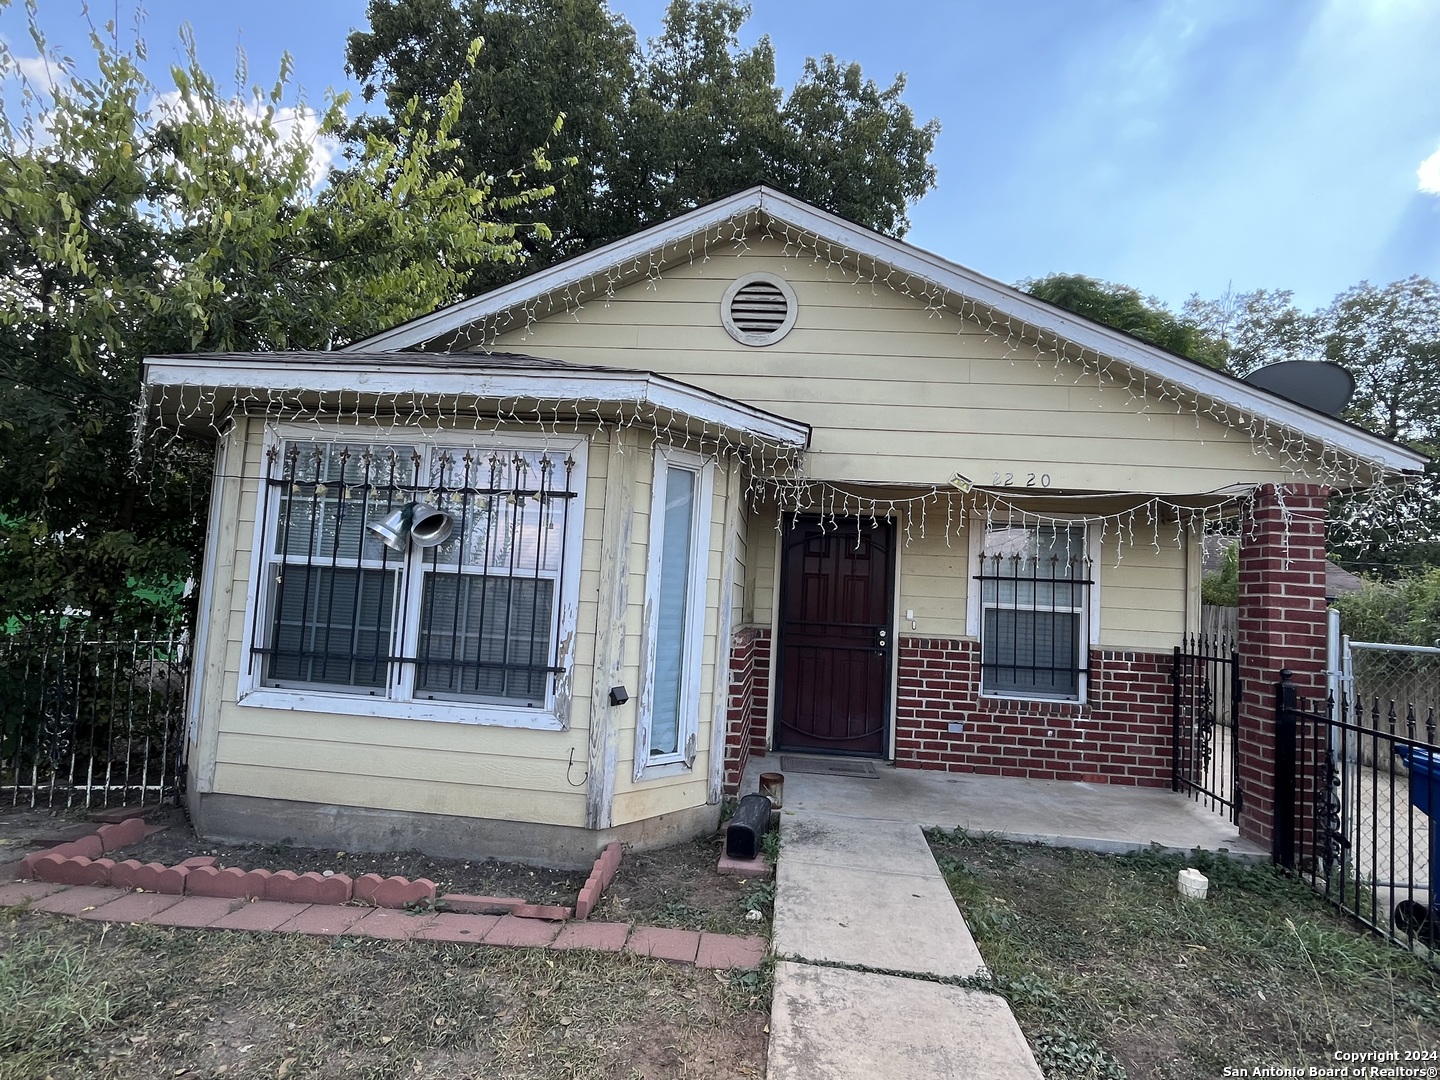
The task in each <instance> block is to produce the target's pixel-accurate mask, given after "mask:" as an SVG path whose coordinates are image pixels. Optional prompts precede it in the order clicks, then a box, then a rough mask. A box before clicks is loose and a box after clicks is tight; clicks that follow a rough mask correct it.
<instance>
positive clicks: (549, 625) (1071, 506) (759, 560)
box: [145, 187, 1424, 863]
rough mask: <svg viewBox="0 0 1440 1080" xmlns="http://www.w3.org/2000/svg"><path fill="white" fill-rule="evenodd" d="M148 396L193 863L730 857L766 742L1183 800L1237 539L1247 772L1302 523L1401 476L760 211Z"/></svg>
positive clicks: (1414, 459) (1295, 413) (1241, 386)
mask: <svg viewBox="0 0 1440 1080" xmlns="http://www.w3.org/2000/svg"><path fill="white" fill-rule="evenodd" d="M145 395H146V396H145V402H146V406H147V408H148V411H149V416H150V418H151V419H152V421H153V422H155V423H157V424H159V425H160V426H161V427H162V428H164V429H166V430H168V431H175V430H179V431H183V432H190V433H198V434H204V435H207V436H209V437H213V438H214V439H215V441H216V469H215V486H214V492H213V498H212V502H211V511H210V515H211V516H210V525H209V540H208V544H207V550H206V556H205V571H204V575H203V581H202V586H201V596H200V613H201V616H200V626H199V633H198V637H197V642H196V659H195V678H194V681H193V693H192V699H191V702H190V714H189V721H190V730H189V739H188V743H189V745H188V753H189V758H188V775H189V794H188V797H189V800H190V809H191V814H192V817H193V819H194V821H195V823H196V826H197V828H198V830H199V831H200V832H201V834H202V835H213V836H227V837H241V836H245V837H252V838H261V839H269V840H274V839H280V838H283V837H289V838H293V839H295V840H297V841H309V842H323V843H333V844H339V845H343V846H346V847H349V848H357V849H358V848H361V847H368V848H372V849H374V848H381V847H392V846H398V847H409V846H418V847H422V848H425V849H427V850H430V851H433V852H435V853H438V854H445V853H451V854H455V853H464V854H473V853H475V852H477V851H484V852H486V853H491V854H495V855H497V856H500V857H519V858H530V859H534V860H537V861H548V862H555V863H565V862H578V861H580V860H582V859H583V858H585V857H587V856H588V855H590V854H591V853H593V852H594V851H595V850H596V849H597V848H598V847H599V846H601V845H603V844H604V843H606V842H608V841H610V840H612V839H622V840H624V841H626V842H629V843H633V844H637V845H642V846H643V845H654V844H660V843H663V842H665V841H666V840H668V839H671V838H676V837H679V836H682V835H688V834H693V833H696V832H698V831H700V830H703V829H709V828H712V827H713V826H714V824H715V822H716V821H717V819H718V814H719V808H720V804H721V801H722V798H723V797H724V795H725V794H726V793H727V792H728V791H733V790H734V788H735V785H736V783H737V781H738V778H739V775H740V771H741V770H742V769H743V767H744V765H745V763H746V761H747V759H748V758H749V757H750V756H751V755H754V754H772V753H777V752H781V751H792V752H804V753H822V754H840V755H854V756H861V757H868V758H875V759H880V760H885V761H891V762H893V763H894V764H895V765H896V766H899V767H917V768H928V769H945V770H949V771H952V772H955V773H959V774H964V773H988V774H999V775H1007V776H1028V777H1039V778H1048V779H1056V780H1074V781H1088V782H1104V783H1121V784H1149V785H1163V784H1169V783H1170V782H1171V769H1172V762H1171V740H1172V722H1173V721H1172V712H1171V697H1170V683H1169V680H1170V670H1171V665H1172V654H1173V651H1174V647H1175V646H1176V645H1177V644H1179V643H1180V642H1181V641H1182V639H1183V637H1184V635H1185V634H1186V633H1187V631H1190V630H1192V629H1193V628H1194V627H1195V626H1196V625H1197V623H1198V615H1199V609H1200V600H1199V582H1200V577H1201V537H1202V533H1203V531H1204V526H1205V523H1206V522H1207V521H1209V520H1211V519H1213V518H1216V517H1222V516H1233V515H1238V516H1239V517H1240V518H1241V519H1242V520H1241V527H1240V534H1241V536H1242V537H1243V550H1242V556H1241V579H1242V590H1241V591H1242V601H1241V608H1242V610H1241V636H1242V652H1243V653H1244V656H1243V657H1242V666H1243V676H1244V679H1245V682H1246V687H1247V700H1250V699H1253V700H1254V701H1255V702H1256V704H1255V705H1254V706H1253V707H1249V706H1247V708H1250V712H1248V713H1247V714H1246V715H1247V716H1248V717H1249V719H1246V720H1244V721H1243V723H1244V724H1247V725H1250V726H1251V727H1253V731H1252V732H1251V735H1253V736H1254V737H1253V738H1248V741H1247V745H1251V746H1252V749H1251V750H1249V751H1247V750H1244V749H1243V748H1242V754H1244V753H1253V755H1254V761H1253V762H1251V761H1249V760H1248V759H1247V760H1246V762H1245V763H1242V764H1243V767H1242V770H1241V772H1242V774H1248V773H1251V772H1254V771H1256V770H1259V769H1262V768H1263V763H1264V760H1265V754H1267V753H1268V752H1269V751H1268V749H1267V748H1266V745H1265V744H1264V739H1263V737H1262V736H1263V735H1264V733H1265V731H1266V730H1268V729H1267V728H1266V725H1267V724H1269V723H1270V715H1269V713H1268V712H1267V711H1266V710H1267V706H1266V705H1265V704H1264V703H1265V702H1269V701H1271V700H1272V699H1273V694H1272V692H1271V691H1270V689H1269V687H1270V685H1271V682H1270V681H1271V680H1273V679H1274V677H1275V672H1276V670H1277V669H1278V668H1279V667H1280V666H1281V665H1282V664H1288V665H1289V666H1291V667H1294V668H1296V669H1297V671H1300V673H1301V675H1302V677H1303V676H1305V675H1306V674H1307V673H1310V672H1312V670H1313V671H1318V668H1319V666H1320V665H1321V661H1320V660H1319V659H1317V658H1318V657H1321V656H1323V654H1322V653H1318V652H1316V649H1317V648H1318V647H1319V646H1320V645H1323V627H1322V626H1321V625H1320V613H1321V612H1323V606H1324V596H1323V581H1324V576H1323V567H1322V566H1321V560H1323V555H1324V513H1325V505H1326V497H1327V495H1328V494H1329V493H1331V492H1334V491H1353V490H1360V489H1367V488H1371V487H1375V486H1377V485H1384V484H1387V483H1393V482H1396V481H1400V480H1403V479H1404V478H1405V477H1406V476H1408V475H1410V474H1414V473H1418V472H1419V471H1420V470H1421V469H1422V467H1423V464H1424V462H1423V459H1421V458H1420V457H1419V456H1418V455H1416V454H1413V453H1411V452H1410V451H1408V450H1405V449H1403V448H1401V447H1398V446H1395V445H1393V444H1391V443H1388V442H1385V441H1383V440H1380V439H1377V438H1375V437H1374V436H1371V435H1369V434H1368V433H1366V432H1364V431H1361V430H1359V429H1357V428H1354V427H1352V426H1349V425H1347V424H1344V423H1342V422H1340V421H1338V420H1335V419H1333V418H1330V417H1328V416H1324V415H1320V414H1318V413H1315V412H1312V411H1310V410H1309V409H1306V408H1303V407H1301V406H1299V405H1296V404H1295V403H1293V402H1290V401H1287V400H1285V399H1283V398H1280V397H1277V396H1275V395H1273V394H1271V393H1269V392H1267V391H1263V390H1259V389H1256V388H1255V387H1252V386H1249V385H1247V384H1245V383H1242V382H1240V381H1238V380H1235V379H1232V378H1230V377H1228V376H1226V375H1223V374H1219V373H1216V372H1213V371H1210V370H1208V369H1206V368H1203V367H1201V366H1199V365H1197V364H1194V363H1192V362H1190V361H1188V360H1185V359H1183V358H1179V357H1176V356H1174V355H1171V354H1169V353H1166V352H1163V351H1161V350H1158V349H1156V348H1153V347H1151V346H1149V345H1148V344H1145V343H1143V342H1140V341H1137V340H1135V339H1133V338H1130V337H1128V336H1126V335H1124V334H1121V333H1118V332H1116V331H1112V330H1110V329H1107V328H1104V327H1101V326H1098V325H1095V324H1093V323H1090V322H1088V321H1086V320H1084V319H1081V318H1078V317H1076V316H1074V315H1071V314H1069V313H1067V312H1064V311H1061V310H1059V309H1057V308H1054V307H1051V306H1049V305H1047V304H1045V303H1043V302H1041V301H1038V300H1036V299H1034V298H1032V297H1029V296H1027V295H1025V294H1023V293H1020V292H1018V291H1016V290H1014V289H1011V288H1009V287H1007V286H1004V285H1001V284H999V283H997V282H994V281H992V280H989V279H987V278H985V277H983V276H981V275H979V274H977V273H974V272H972V271H970V270H967V269H965V268H963V267H960V266H957V265H955V264H953V263H950V262H947V261H945V260H944V259H941V258H938V257H937V256H934V255H931V254H928V253H926V252H924V251H921V250H919V249H916V248H914V247H910V246H908V245H906V244H904V243H901V242H899V241H896V240H892V239H889V238H886V237H883V236H880V235H877V234H875V233H872V232H869V231H867V230H865V229H862V228H858V227H856V226H854V225H851V224H849V223H847V222H844V221H842V220H840V219H838V218H835V217H833V216H831V215H829V214H826V213H824V212H822V211H819V210H817V209H815V208H814V207H811V206H808V205H806V204H804V203H802V202H799V201H797V200H795V199H793V198H789V197H787V196H784V195H781V194H778V193H776V192H774V191H772V190H769V189H767V188H763V187H760V188H754V189H751V190H748V191H744V192H741V193H739V194H736V195H734V196H731V197H729V198H726V199H723V200H720V201H719V202H716V203H713V204H711V205H708V206H705V207H702V208H700V209H697V210H694V211H692V212H690V213H687V214H685V215H683V216H681V217H679V218H677V219H675V220H673V221H671V222H669V223H667V224H664V225H661V226H658V227H655V228H652V229H650V230H647V231H645V232H643V233H641V234H639V235H636V236H633V237H631V238H629V239H626V240H623V241H620V242H617V243H615V244H612V245H610V246H608V247H605V248H602V249H599V250H597V251H594V252H591V253H589V254H587V255H583V256H580V257H578V258H575V259H572V260H571V261H569V262H567V263H564V264H561V265H558V266H555V267H552V268H550V269H547V270H544V271H541V272H539V273H536V274H534V275H532V276H530V277H528V278H525V279H523V280H521V281H518V282H515V283H513V284H511V285H508V286H505V287H503V288H500V289H498V290H496V291H494V292H492V293H489V294H487V295H484V296H481V297H478V298H476V299H472V300H469V301H466V302H463V303H460V304H457V305H455V306H453V307H450V308H447V309H444V310H441V311H437V312H435V313H434V314H432V315H430V316H427V317H424V318H420V319H417V320H414V321H413V322H410V323H408V324H406V325H403V326H399V327H396V328H395V329H393V330H391V331H389V332H387V333H383V334H380V335H378V336H376V337H374V338H371V339H369V340H367V341H362V342H359V343H357V344H355V345H353V346H351V347H349V348H348V349H345V350H342V351H338V352H332V353H321V354H313V353H276V354H260V355H200V356H165V357H155V358H152V359H151V360H149V361H148V362H147V364H146V369H145ZM1317 575H1318V576H1317ZM1317 643H1318V644H1317ZM1247 730H1248V729H1247ZM1252 766H1253V768H1252ZM1243 782H1245V781H1244V780H1243V779H1242V783H1243ZM1247 807H1248V809H1247V813H1248V814H1250V815H1251V816H1252V818H1253V820H1251V821H1250V822H1249V823H1248V825H1247V823H1246V822H1244V821H1242V829H1245V828H1248V830H1249V831H1250V832H1251V833H1253V834H1255V835H1257V836H1258V835H1262V834H1265V833H1266V831H1267V830H1268V829H1269V823H1268V818H1267V817H1266V816H1265V815H1266V810H1265V806H1264V800H1263V798H1261V797H1260V796H1259V795H1258V794H1256V795H1255V797H1253V798H1251V799H1250V800H1249V801H1248V802H1247Z"/></svg>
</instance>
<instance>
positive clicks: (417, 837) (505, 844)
mask: <svg viewBox="0 0 1440 1080" xmlns="http://www.w3.org/2000/svg"><path fill="white" fill-rule="evenodd" d="M190 818H191V820H192V821H193V822H194V825H195V832H196V834H197V835H199V836H202V837H204V838H205V839H207V840H216V841H222V842H228V843H236V842H239V843H262V844H274V843H280V842H282V841H284V842H288V843H291V844H295V845H297V846H299V847H333V848H336V849H337V850H341V851H422V852H424V853H425V854H426V855H433V856H435V857H437V858H445V859H500V860H503V861H505V862H519V863H528V864H529V865H531V866H549V867H556V868H559V869H567V870H568V869H584V868H587V867H589V866H590V865H591V864H592V863H593V862H594V861H595V858H596V856H597V855H599V853H600V852H601V851H602V850H604V848H605V845H606V844H609V843H610V842H611V841H616V840H618V841H619V842H620V843H622V844H624V845H625V846H626V847H628V848H630V849H632V850H635V851H645V850H647V849H649V848H659V847H665V846H667V845H669V844H676V843H680V842H681V841H684V840H689V839H692V838H694V837H697V836H704V835H706V834H707V833H712V832H714V831H715V830H716V828H718V827H719V824H720V807H719V806H697V807H694V808H693V809H690V810H683V811H679V812H677V813H674V814H664V815H661V816H660V817H656V818H650V819H648V820H646V821H637V822H633V823H631V824H628V825H619V826H616V827H614V828H611V829H600V830H591V829H585V828H581V827H579V826H571V825H544V824H538V823H536V822H530V821H504V820H500V819H496V818H464V817H453V816H451V815H447V814H422V813H409V812H405V811H398V810H376V809H372V808H369V807H363V806H334V805H325V804H320V803H308V802H296V801H293V800H289V799H261V798H254V797H251V796H245V795H223V794H216V793H210V794H192V795H191V798H190Z"/></svg>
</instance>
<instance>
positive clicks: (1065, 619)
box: [977, 525, 1090, 699]
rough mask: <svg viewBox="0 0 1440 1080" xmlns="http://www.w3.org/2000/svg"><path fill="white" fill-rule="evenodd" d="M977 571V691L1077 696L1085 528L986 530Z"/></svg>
mask: <svg viewBox="0 0 1440 1080" xmlns="http://www.w3.org/2000/svg"><path fill="white" fill-rule="evenodd" d="M977 576H978V578H979V584H980V604H981V620H980V684H981V690H982V692H984V693H990V694H1002V695H1004V694H1012V695H1015V696H1018V697H1055V698H1072V699H1073V698H1078V697H1079V696H1080V691H1081V683H1080V680H1081V676H1082V675H1083V674H1084V670H1085V667H1084V661H1085V657H1086V653H1087V646H1086V642H1085V629H1086V625H1087V623H1086V620H1087V610H1088V608H1087V605H1088V602H1089V589H1090V562H1089V559H1088V557H1087V555H1086V540H1085V527H1084V526H1083V525H1043V526H1035V527H1023V526H1021V527H1016V526H999V527H992V528H990V529H987V530H986V532H985V543H984V548H983V552H982V558H981V566H980V573H979V575H977Z"/></svg>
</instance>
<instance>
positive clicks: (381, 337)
mask: <svg viewBox="0 0 1440 1080" xmlns="http://www.w3.org/2000/svg"><path fill="white" fill-rule="evenodd" d="M757 215H761V216H763V217H764V218H765V219H767V220H768V221H769V222H772V223H779V224H781V225H783V226H787V227H791V228H794V229H796V230H799V231H801V232H803V233H805V234H808V235H810V236H813V237H816V238H818V240H819V241H821V242H824V243H827V244H829V245H831V246H832V248H835V247H838V248H839V249H840V250H841V252H842V255H847V256H855V257H860V258H868V259H870V260H873V261H875V262H880V263H884V264H887V265H889V266H891V267H893V268H894V269H896V270H899V271H901V272H903V273H905V274H908V275H911V276H914V277H918V278H920V279H921V280H923V281H926V282H929V283H931V284H933V285H934V286H935V287H936V288H937V289H939V290H943V291H944V292H945V293H946V294H953V295H955V296H957V297H959V298H962V299H964V300H967V301H970V302H971V303H973V304H976V305H979V306H981V307H983V308H985V309H988V311H989V312H991V313H992V315H993V316H995V317H997V318H999V319H1003V320H1013V321H1015V322H1018V323H1020V324H1023V325H1024V326H1025V327H1027V328H1028V329H1029V330H1030V331H1031V332H1033V333H1035V334H1038V335H1042V336H1053V337H1054V338H1056V339H1058V340H1060V341H1063V342H1068V343H1071V344H1073V345H1075V346H1078V347H1079V348H1081V349H1088V350H1091V351H1093V352H1094V353H1097V354H1098V355H1100V356H1103V357H1105V358H1107V359H1109V360H1114V361H1118V362H1119V363H1120V364H1122V365H1124V366H1126V367H1129V368H1131V369H1133V370H1136V371H1140V372H1143V373H1145V374H1146V375H1147V376H1154V377H1156V378H1158V379H1160V380H1163V381H1164V382H1165V383H1168V384H1169V385H1171V386H1174V387H1175V388H1177V389H1179V390H1181V391H1184V392H1188V393H1190V394H1193V395H1195V396H1196V397H1197V398H1201V399H1204V400H1208V401H1212V402H1215V403H1217V404H1219V405H1221V406H1225V407H1228V408H1234V409H1236V410H1239V411H1240V412H1242V413H1248V414H1250V415H1251V416H1253V417H1257V418H1260V419H1262V420H1264V421H1266V422H1269V423H1274V424H1276V425H1279V426H1280V427H1282V428H1285V429H1288V430H1290V431H1294V432H1297V433H1301V434H1303V435H1305V436H1309V437H1312V438H1315V439H1318V440H1322V441H1323V442H1324V443H1326V444H1328V445H1330V446H1332V447H1334V448H1336V449H1337V450H1340V451H1343V452H1346V453H1349V454H1353V455H1355V456H1356V457H1359V458H1362V459H1364V460H1367V461H1371V462H1374V463H1375V464H1376V465H1378V466H1380V467H1381V468H1383V469H1386V470H1391V471H1394V472H1398V473H1418V472H1421V471H1423V469H1424V467H1425V463H1426V461H1427V459H1426V458H1425V457H1424V456H1423V455H1421V454H1419V453H1416V452H1415V451H1413V450H1410V449H1408V448H1406V447H1404V446H1401V445H1399V444H1397V443H1393V442H1390V441H1388V440H1386V439H1382V438H1380V437H1379V436H1376V435H1372V434H1371V433H1370V432H1368V431H1365V430H1364V429H1363V428H1359V427H1357V426H1355V425H1353V424H1349V423H1346V422H1345V421H1343V420H1339V419H1336V418H1335V417H1331V416H1327V415H1325V414H1323V413H1319V412H1316V411H1314V410H1313V409H1309V408H1306V407H1305V406H1303V405H1299V404H1296V403H1295V402H1292V401H1289V400H1287V399H1285V398H1282V397H1280V396H1279V395H1277V394H1274V393H1271V392H1270V391H1267V390H1261V389H1259V388H1258V387H1254V386H1251V385H1250V384H1249V383H1246V382H1243V381H1241V380H1240V379H1237V378H1235V377H1234V376H1232V375H1228V374H1226V373H1224V372H1219V371H1214V370H1212V369H1210V368H1207V367H1205V366H1204V365H1202V364H1199V363H1196V362H1195V361H1193V360H1190V359H1188V358H1185V357H1182V356H1177V355H1176V354H1174V353H1170V352H1167V351H1166V350H1164V349H1161V348H1158V347H1156V346H1154V345H1151V344H1149V343H1148V342H1144V341H1141V340H1139V339H1138V338H1135V337H1132V336H1130V335H1129V334H1126V333H1124V332H1122V331H1119V330H1114V329H1112V328H1110V327H1108V326H1104V325H1102V324H1099V323H1095V322H1092V321H1090V320H1089V319H1086V318H1084V317H1082V316H1079V315H1075V314H1074V313H1072V312H1069V311H1066V310H1064V309H1063V308H1059V307H1056V306H1055V305H1053V304H1050V303H1047V302H1046V301H1043V300H1039V299H1037V298H1036V297H1033V296H1030V295H1028V294H1026V293H1024V292H1021V291H1020V290H1019V289H1016V288H1013V287H1011V286H1009V285H1005V284H1002V283H1001V282H998V281H996V280H994V279H992V278H988V277H986V276H984V275H983V274H980V273H977V272H976V271H974V270H971V269H969V268H967V267H964V266H961V265H959V264H958V263H953V262H950V261H949V260H947V259H943V258H941V257H940V256H938V255H935V254H932V253H931V252H928V251H925V250H923V249H921V248H918V247H914V246H912V245H910V244H906V243H904V242H903V241H900V240H896V239H893V238H892V237H888V236H884V235H882V234H880V233H877V232H873V231H871V230H869V229H866V228H863V227H861V226H859V225H855V224H853V223H852V222H848V221H845V220H844V219H842V218H839V217H836V216H835V215H833V214H830V213H827V212H826V211H823V210H820V209H818V208H816V207H814V206H811V205H810V204H808V203H805V202H802V201H801V200H799V199H796V198H794V197H792V196H789V195H785V194H783V193H781V192H779V191H776V190H774V189H772V188H769V187H765V186H763V185H760V186H756V187H752V188H748V189H746V190H744V191H740V192H737V193H736V194H734V195H731V196H728V197H727V198H724V199H719V200H717V201H716V202H713V203H709V204H707V205H705V206H702V207H699V208H698V209H695V210H692V211H689V212H688V213H685V214H682V215H680V216H679V217H676V218H673V219H671V220H670V221H667V222H664V223H662V224H660V225H655V226H652V227H651V228H649V229H645V230H643V231H642V232H639V233H636V234H634V235H633V236H630V237H627V238H625V239H622V240H617V241H615V242H613V243H611V244H607V245H605V246H603V247H600V248H597V249H595V250H594V251H591V252H587V253H586V254H584V255H579V256H576V257H575V258H573V259H570V260H567V261H566V262H563V263H558V264H556V265H555V266H551V267H548V268H546V269H544V270H540V271H538V272H536V273H534V274H531V275H530V276H528V277H525V278H521V279H520V280H518V281H514V282H512V283H510V284H509V285H504V286H502V287H500V288H498V289H494V290H492V291H491V292H488V293H485V294H483V295H481V296H477V297H474V298H472V299H469V300H464V301H461V302H460V303H457V304H452V305H450V306H449V307H445V308H441V309H439V310H438V311H435V312H432V313H431V314H429V315H424V316H421V317H419V318H417V319H412V320H410V321H409V322H406V323H402V324H401V325H399V326H397V327H394V328H392V329H390V330H387V331H384V332H382V333H379V334H375V335H372V336H371V337H368V338H365V339H363V340H361V341H358V342H356V343H354V344H353V345H350V346H347V347H346V348H345V349H343V350H340V351H341V352H342V353H344V352H348V351H354V352H366V353H374V352H377V351H384V350H402V349H414V348H419V347H422V346H423V345H424V344H425V343H426V342H430V341H434V340H435V339H437V338H442V337H444V336H446V335H449V334H453V333H456V332H458V331H461V330H463V329H464V328H466V327H468V326H471V325H473V324H475V323H479V322H482V321H484V320H486V319H489V318H492V317H495V316H499V315H502V314H504V313H506V312H511V311H514V310H516V309H523V308H524V307H526V305H531V304H535V303H536V302H537V301H540V300H542V299H543V298H545V297H547V296H553V295H554V294H556V293H566V292H569V291H571V290H580V291H583V290H584V289H585V288H586V286H587V285H592V286H593V284H594V283H595V282H596V281H597V280H599V281H602V282H609V281H611V280H612V277H613V271H614V268H616V267H623V266H629V265H634V266H635V267H636V268H640V267H642V266H645V265H647V264H648V265H651V266H656V267H657V268H658V267H661V266H663V263H664V261H665V258H666V256H665V252H666V250H667V249H670V248H672V247H674V246H675V245H677V244H681V243H684V242H686V241H689V240H691V239H693V238H694V237H696V236H700V235H707V234H709V233H710V232H712V231H713V230H716V229H723V228H724V227H725V226H727V225H738V224H739V223H742V222H744V221H746V220H747V219H748V218H751V217H754V216H757Z"/></svg>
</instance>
